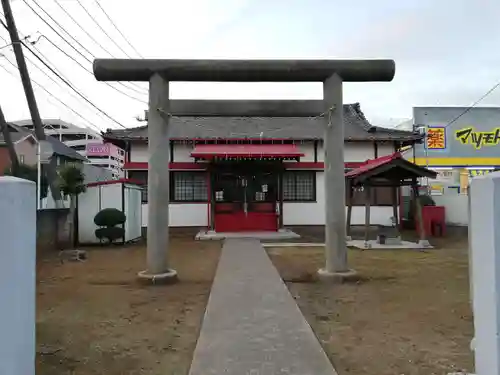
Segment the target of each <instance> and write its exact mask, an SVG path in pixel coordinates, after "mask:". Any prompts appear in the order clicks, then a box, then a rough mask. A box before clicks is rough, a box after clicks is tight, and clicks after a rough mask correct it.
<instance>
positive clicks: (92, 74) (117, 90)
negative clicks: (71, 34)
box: [32, 34, 148, 104]
mask: <svg viewBox="0 0 500 375" xmlns="http://www.w3.org/2000/svg"><path fill="white" fill-rule="evenodd" d="M42 37H43V38H45V39H47V41H48V42H49V43H50V44H51V45H52V46H53V47H54V48H56V49H57V50H58V51H59V52H61V53H63V54H64V55H65V56H66V57H68V58H69V59H71V60H72V61H74V62H75V63H76V64H78V66H79V67H80V68H82V69H83V70H85V71H86V72H87V73H89V74H90V75H91V76H94V73H92V72H91V71H90V70H89V69H88V68H86V67H85V66H84V65H83V64H82V63H80V62H79V61H78V60H77V59H75V58H74V57H73V56H71V55H70V54H68V53H67V52H66V51H64V50H63V49H62V48H61V47H59V46H58V45H57V44H56V43H54V42H53V41H52V40H51V39H50V38H48V37H47V36H45V35H43V34H42ZM35 43H36V42H35ZM32 45H33V44H32ZM52 65H54V64H52ZM103 83H104V84H105V85H106V86H109V87H111V88H112V89H113V90H115V91H116V92H118V93H120V94H122V95H125V96H127V97H129V98H130V99H133V100H136V101H138V102H141V103H144V104H148V102H147V101H145V100H142V99H139V98H136V97H135V96H132V95H130V94H128V93H126V92H124V91H121V90H120V89H118V88H116V87H115V86H113V85H111V84H110V83H109V82H103ZM118 83H122V82H118ZM123 86H124V87H125V88H126V89H129V90H132V91H134V92H136V93H138V94H141V95H143V93H141V92H140V91H138V90H135V89H134V88H132V87H128V86H125V85H123Z"/></svg>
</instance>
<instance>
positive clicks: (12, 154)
mask: <svg viewBox="0 0 500 375" xmlns="http://www.w3.org/2000/svg"><path fill="white" fill-rule="evenodd" d="M0 129H1V130H2V135H3V140H4V142H5V145H6V146H7V151H8V152H9V158H10V169H11V173H12V175H13V176H16V177H19V159H18V158H17V153H16V148H15V147H14V143H13V142H12V137H11V134H10V131H9V125H7V121H5V116H4V115H3V111H2V106H0Z"/></svg>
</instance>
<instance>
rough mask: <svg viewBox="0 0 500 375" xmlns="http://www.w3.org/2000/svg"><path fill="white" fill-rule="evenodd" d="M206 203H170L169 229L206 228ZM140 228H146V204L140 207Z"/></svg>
mask: <svg viewBox="0 0 500 375" xmlns="http://www.w3.org/2000/svg"><path fill="white" fill-rule="evenodd" d="M207 210H208V209H207V204H206V203H186V204H178V203H171V204H170V205H169V211H170V222H169V226H170V227H206V226H207V221H208V211H207ZM142 226H143V227H147V226H148V204H147V203H143V205H142Z"/></svg>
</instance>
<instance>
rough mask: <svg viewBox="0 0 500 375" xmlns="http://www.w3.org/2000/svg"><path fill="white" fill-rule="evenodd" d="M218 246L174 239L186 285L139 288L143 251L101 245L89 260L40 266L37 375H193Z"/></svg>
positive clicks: (174, 258) (47, 262)
mask: <svg viewBox="0 0 500 375" xmlns="http://www.w3.org/2000/svg"><path fill="white" fill-rule="evenodd" d="M219 252H220V243H217V242H194V241H193V240H192V239H191V238H182V237H180V238H174V239H173V240H172V246H171V264H172V267H173V268H175V269H176V270H177V271H178V273H179V278H180V280H181V282H179V283H177V284H175V285H168V286H149V287H145V286H141V285H139V284H138V283H137V281H136V274H137V272H138V271H140V270H142V269H143V268H144V263H145V256H146V253H145V247H144V246H143V245H137V246H133V247H128V248H110V249H101V248H95V249H92V250H90V251H89V254H88V258H89V259H88V261H86V262H84V263H65V264H63V265H61V264H60V263H59V262H58V261H57V259H54V258H49V259H45V260H43V261H41V262H39V265H38V275H37V278H38V285H37V346H38V350H39V351H47V350H48V351H49V352H50V351H54V349H55V351H56V352H55V353H52V354H45V355H44V354H38V355H37V371H36V373H37V375H66V374H68V375H69V374H74V375H91V374H92V375H94V374H95V375H97V374H107V375H133V374H141V375H142V374H148V375H160V374H161V375H173V374H176V375H177V374H187V372H188V370H189V366H190V363H191V358H192V353H193V350H194V347H195V344H196V340H197V338H198V334H199V329H200V326H201V321H202V318H203V314H204V310H205V306H206V303H207V299H208V295H209V292H210V287H211V284H212V280H213V276H214V274H215V269H216V266H217V262H218V258H219Z"/></svg>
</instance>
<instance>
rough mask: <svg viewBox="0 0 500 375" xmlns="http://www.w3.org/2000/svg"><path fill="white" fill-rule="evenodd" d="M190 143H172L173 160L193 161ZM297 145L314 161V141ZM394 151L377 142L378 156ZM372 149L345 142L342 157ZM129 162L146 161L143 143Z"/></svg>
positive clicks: (359, 156) (367, 155)
mask: <svg viewBox="0 0 500 375" xmlns="http://www.w3.org/2000/svg"><path fill="white" fill-rule="evenodd" d="M193 147H194V146H193V145H192V144H188V143H186V144H182V143H176V144H174V162H194V159H193V158H192V157H191V151H192V150H193ZM297 147H298V148H299V149H300V150H301V151H302V152H303V153H304V156H303V157H302V158H301V159H300V161H303V162H313V161H314V142H308V141H307V142H303V143H300V142H299V143H297ZM393 152H394V146H393V145H392V143H387V144H379V145H378V156H385V155H390V154H392V153H393ZM373 157H374V149H373V144H372V143H346V145H345V149H344V159H345V161H346V162H361V161H366V160H367V159H373ZM130 161H131V162H147V161H148V147H147V145H145V144H135V143H134V144H132V147H131V150H130ZM323 161H324V150H323V147H322V145H321V142H320V143H319V145H318V162H323Z"/></svg>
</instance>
